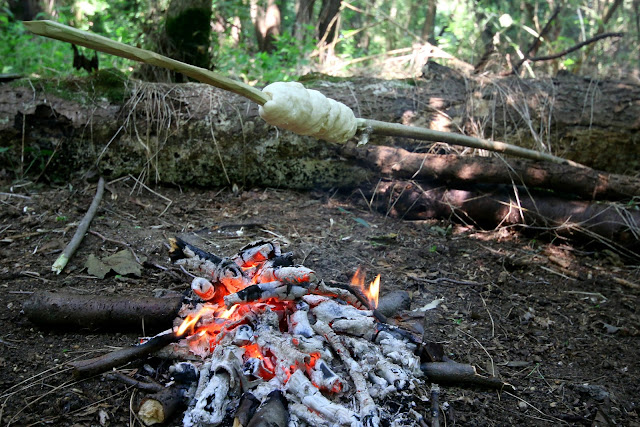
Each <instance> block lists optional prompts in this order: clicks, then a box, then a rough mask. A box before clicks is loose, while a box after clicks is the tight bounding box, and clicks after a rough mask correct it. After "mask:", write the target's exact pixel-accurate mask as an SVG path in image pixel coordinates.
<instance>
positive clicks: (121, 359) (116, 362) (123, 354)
mask: <svg viewBox="0 0 640 427" xmlns="http://www.w3.org/2000/svg"><path fill="white" fill-rule="evenodd" d="M180 338H181V337H180V336H178V335H177V334H175V333H173V332H167V333H162V334H160V335H156V336H155V337H153V338H151V339H150V340H149V341H147V342H145V343H144V344H140V345H137V346H133V347H125V348H122V349H120V350H116V351H112V352H111V353H107V354H104V355H102V356H98V357H94V358H92V359H86V360H79V361H76V362H71V363H70V364H69V365H71V367H73V376H74V377H76V378H82V377H88V376H91V375H95V374H99V373H102V372H105V371H108V370H109V369H111V368H115V367H117V366H121V365H124V364H126V363H128V362H131V361H133V360H136V359H140V358H142V357H144V356H146V355H148V354H150V353H153V352H154V351H156V350H160V349H161V348H163V347H165V346H167V345H169V344H171V343H172V342H175V341H178V340H179V339H180Z"/></svg>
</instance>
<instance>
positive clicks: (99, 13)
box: [0, 0, 640, 85]
mask: <svg viewBox="0 0 640 427" xmlns="http://www.w3.org/2000/svg"><path fill="white" fill-rule="evenodd" d="M170 1H171V0H65V1H58V2H42V3H43V4H54V9H53V11H52V17H47V16H41V17H38V18H43V19H47V18H50V19H55V20H56V21H59V22H61V23H64V24H68V25H72V26H74V27H77V28H80V29H83V30H90V31H93V32H96V33H98V34H101V35H104V36H106V37H109V38H111V39H114V40H117V41H120V42H123V43H127V44H131V45H135V46H141V47H150V46H151V45H152V44H151V43H150V42H151V41H157V40H158V39H159V38H158V35H159V34H160V32H161V31H162V28H164V26H163V25H162V24H163V17H164V12H165V11H166V9H167V6H168V4H169V3H170ZM264 3H266V2H265V1H262V0H261V1H258V4H259V5H264ZM276 3H277V4H278V6H279V7H280V11H281V28H280V34H281V35H280V36H279V37H278V38H277V41H276V46H277V48H276V50H275V52H273V53H262V52H259V51H258V48H257V43H256V40H255V32H254V29H253V23H252V21H251V6H250V2H249V1H248V0H214V1H213V2H212V6H213V16H212V19H211V25H212V26H213V29H214V33H213V34H214V36H213V37H211V42H210V45H209V46H200V45H199V46H198V47H197V48H195V49H196V50H200V51H202V50H203V49H204V51H205V52H206V51H207V50H208V51H209V53H210V54H211V56H212V57H213V58H214V63H213V64H212V66H215V68H216V69H217V71H219V72H221V73H224V74H226V75H229V76H232V77H236V78H241V79H243V80H245V81H247V82H254V83H256V84H259V85H264V84H267V83H270V82H273V81H287V80H295V79H296V78H297V77H298V76H299V75H301V74H304V73H306V72H308V71H313V70H314V69H317V65H322V64H319V61H320V59H318V58H323V57H325V55H324V54H325V53H326V51H322V52H320V53H321V54H320V55H317V54H318V53H319V51H318V47H317V46H316V44H318V43H319V41H320V40H319V39H320V37H321V36H322V35H321V34H317V28H316V25H317V23H318V22H319V14H320V9H321V6H322V5H321V2H315V6H314V11H313V14H312V18H311V22H313V23H314V24H315V25H310V26H308V27H307V28H302V29H298V31H301V32H302V34H304V37H301V39H302V40H300V39H299V38H296V37H294V36H293V33H294V28H296V22H295V21H296V11H295V2H282V1H279V2H276ZM427 3H428V2H419V1H417V0H396V1H393V2H372V1H355V2H350V5H351V6H350V7H343V8H342V10H341V12H340V18H339V20H338V22H339V23H340V26H339V35H338V39H337V40H336V41H335V45H334V46H332V50H331V51H332V52H334V53H335V57H337V58H338V59H339V60H343V61H345V63H348V62H349V61H351V60H354V59H358V58H362V57H369V56H376V55H381V54H384V53H385V52H388V51H390V50H393V49H401V48H409V47H411V46H414V45H416V44H418V45H419V44H423V43H424V40H421V34H422V31H423V26H424V24H425V21H426V14H427V10H428V5H427ZM635 3H636V2H623V4H622V6H620V7H619V8H618V10H617V11H616V13H615V14H614V16H613V19H612V20H611V21H610V22H609V23H607V25H606V26H605V28H604V30H605V31H625V32H626V33H627V35H626V36H625V38H623V39H621V40H620V39H605V40H601V41H599V42H597V44H596V45H594V46H593V50H592V52H591V54H589V55H587V54H586V51H587V50H586V49H581V50H579V51H577V52H573V53H571V54H569V55H566V56H564V57H562V58H560V59H558V60H556V61H545V62H537V63H533V64H530V65H529V67H530V68H529V69H528V70H529V73H530V74H531V75H536V74H539V75H545V74H553V73H555V72H557V71H558V70H559V69H568V70H571V71H581V72H583V73H590V74H592V75H598V74H600V75H605V74H606V75H609V76H612V75H615V74H614V73H619V74H623V73H624V72H625V71H630V70H631V69H632V68H634V67H637V61H638V51H637V45H635V44H634V43H635V42H636V41H637V40H638V39H640V34H638V31H640V29H639V28H637V27H636V19H637V13H638V12H636V11H635V9H634V4H635ZM8 4H9V3H8V2H7V1H6V0H4V1H2V0H0V55H2V58H3V62H2V63H1V64H0V72H2V73H23V74H26V75H29V76H33V75H36V76H45V77H52V76H60V75H63V76H66V75H83V74H85V73H84V72H78V71H75V70H73V69H72V62H73V55H72V50H71V48H70V47H69V46H68V44H66V43H62V42H58V41H54V40H50V39H46V38H43V37H35V36H32V35H31V34H29V33H27V32H26V30H25V29H24V28H23V26H22V24H21V23H20V22H18V21H16V19H14V17H13V16H12V15H11V12H10V10H9V7H8ZM554 4H561V5H562V10H561V12H560V14H559V15H558V17H557V18H556V20H555V22H554V23H553V25H552V28H551V31H549V33H548V34H547V35H546V37H545V38H544V40H543V42H542V44H541V46H540V47H539V49H538V50H537V51H536V52H535V54H536V55H548V54H552V53H556V52H560V51H562V50H565V49H567V48H569V47H571V46H574V45H575V44H576V43H578V42H580V41H583V40H585V39H586V38H589V37H592V36H593V35H595V34H596V33H597V31H598V30H599V28H600V26H601V25H602V19H603V16H604V15H605V13H606V11H607V10H608V9H609V8H610V7H611V5H612V4H613V1H612V0H609V1H600V2H592V1H586V0H564V1H563V2H560V3H558V2H556V3H554ZM552 13H553V8H552V6H551V3H550V2H547V1H543V0H532V1H528V2H513V1H510V0H458V1H444V0H440V1H437V13H436V16H435V36H436V40H437V44H438V47H439V48H441V49H443V50H444V51H446V52H447V53H449V54H451V55H453V56H455V57H457V58H459V59H461V60H463V61H466V62H468V63H471V64H474V63H476V62H477V61H478V60H479V59H480V57H481V56H482V55H483V53H484V52H485V49H486V47H487V46H489V45H493V46H494V47H495V52H496V53H495V54H494V56H493V58H492V60H493V67H490V68H488V70H489V71H494V72H499V71H505V70H506V69H508V67H509V64H508V62H507V59H506V58H507V55H508V56H509V57H510V58H511V61H512V62H513V61H516V62H517V61H518V60H519V59H520V58H521V57H522V55H523V53H525V52H526V51H527V50H528V49H529V47H530V46H531V45H532V43H533V41H534V40H535V38H536V36H537V35H538V32H540V31H541V30H542V28H543V27H544V26H545V24H546V23H547V22H548V21H549V19H550V17H551V16H552ZM195 19H196V18H195V17H194V18H193V19H189V20H188V21H187V22H191V23H193V22H195ZM167 24H169V26H170V27H171V23H167ZM181 25H182V24H181ZM192 29H193V28H192V27H190V28H188V30H192ZM319 45H320V46H321V47H322V48H323V49H324V48H326V43H324V44H323V43H319ZM188 49H190V48H188ZM312 53H313V55H312ZM85 55H87V56H91V55H92V53H91V52H85ZM334 59H335V58H334ZM337 62H339V61H337ZM370 64H371V62H370V61H362V62H357V63H355V65H349V70H350V71H354V72H357V71H358V70H357V68H358V67H362V66H369V65H370ZM134 67H137V64H135V63H132V62H131V61H129V60H125V59H121V58H117V57H115V56H111V55H105V54H100V68H101V69H104V68H115V69H117V70H119V71H121V72H124V73H126V74H128V73H130V72H131V71H133V69H134ZM345 67H346V65H345ZM332 69H336V70H338V71H340V70H339V68H335V67H333V68H332ZM322 71H324V70H322ZM372 71H374V72H375V71H380V74H382V72H383V71H384V70H372Z"/></svg>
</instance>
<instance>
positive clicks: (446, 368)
mask: <svg viewBox="0 0 640 427" xmlns="http://www.w3.org/2000/svg"><path fill="white" fill-rule="evenodd" d="M420 368H421V369H422V372H424V373H425V374H426V375H427V378H429V381H431V382H432V383H436V384H440V385H449V386H458V387H480V388H487V389H492V390H507V391H513V390H514V388H513V386H512V385H511V384H509V383H505V382H504V381H502V380H500V379H499V378H496V377H483V376H482V375H478V373H477V372H476V369H475V368H474V367H473V366H471V365H465V364H463V363H457V362H453V361H446V362H432V363H423V364H422V365H420Z"/></svg>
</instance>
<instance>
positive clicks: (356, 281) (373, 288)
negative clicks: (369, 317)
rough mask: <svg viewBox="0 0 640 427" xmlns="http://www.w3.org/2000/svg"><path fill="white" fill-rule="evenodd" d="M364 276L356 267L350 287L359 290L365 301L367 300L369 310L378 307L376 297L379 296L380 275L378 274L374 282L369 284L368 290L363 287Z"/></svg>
mask: <svg viewBox="0 0 640 427" xmlns="http://www.w3.org/2000/svg"><path fill="white" fill-rule="evenodd" d="M364 276H365V274H364V272H363V270H362V269H361V268H360V267H358V269H357V270H356V272H355V273H354V274H353V277H352V278H351V286H354V287H356V288H358V289H360V291H361V292H362V293H363V294H364V296H365V297H367V300H369V305H370V306H371V308H376V307H377V306H378V297H379V295H380V275H379V274H378V276H377V277H376V278H375V279H374V281H373V282H371V283H370V284H369V288H368V289H367V288H366V287H365V285H364V281H365V277H364Z"/></svg>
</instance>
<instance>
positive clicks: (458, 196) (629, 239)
mask: <svg viewBox="0 0 640 427" xmlns="http://www.w3.org/2000/svg"><path fill="white" fill-rule="evenodd" d="M516 189H517V194H516V192H514V190H513V188H509V187H507V186H501V187H495V188H493V189H487V190H485V191H480V190H478V189H475V190H465V189H452V188H447V187H444V186H434V185H429V184H427V183H418V182H415V181H386V182H380V183H378V185H376V187H375V189H373V190H370V191H369V194H368V196H369V197H371V198H372V199H373V204H374V205H375V206H376V208H377V209H378V210H379V211H381V212H384V213H385V214H390V215H392V216H395V217H399V218H404V219H431V218H444V219H451V220H454V221H458V222H463V223H468V224H472V225H478V226H481V227H485V228H494V227H499V226H523V227H526V228H531V229H537V230H538V231H548V232H550V233H554V234H558V235H563V236H569V237H576V236H579V237H581V238H583V239H585V238H586V239H588V240H597V241H600V242H601V243H604V244H607V245H610V246H615V247H617V248H622V247H626V248H628V249H630V250H634V249H637V247H638V246H639V244H640V240H639V238H638V236H639V235H640V212H637V211H633V210H627V209H624V208H623V207H621V206H618V205H615V204H600V203H591V202H585V201H568V200H565V199H561V198H558V197H554V196H549V195H545V194H540V193H536V194H535V196H534V195H533V194H532V193H530V192H528V191H527V190H526V189H524V188H522V187H520V188H516ZM626 253H627V254H628V255H632V254H630V253H629V252H628V251H626ZM637 255H638V254H636V256H637Z"/></svg>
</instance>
